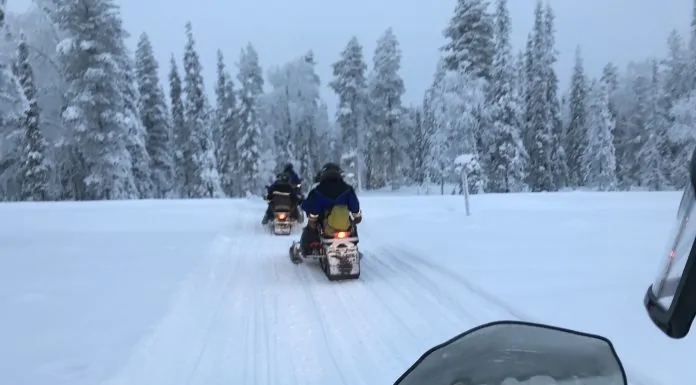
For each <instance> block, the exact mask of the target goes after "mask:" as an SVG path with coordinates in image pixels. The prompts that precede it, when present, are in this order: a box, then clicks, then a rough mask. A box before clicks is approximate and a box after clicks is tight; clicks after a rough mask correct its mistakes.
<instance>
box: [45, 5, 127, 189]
mask: <svg viewBox="0 0 696 385" xmlns="http://www.w3.org/2000/svg"><path fill="white" fill-rule="evenodd" d="M56 3H57V4H58V6H57V8H56V11H55V15H54V17H55V20H56V24H57V25H58V26H59V27H60V28H61V29H63V30H65V31H67V32H68V33H69V34H70V37H69V38H66V39H64V40H63V41H61V42H60V44H59V45H58V47H57V49H58V52H59V63H60V65H61V67H62V68H63V72H64V74H65V78H66V81H67V82H68V89H67V92H66V95H65V99H66V100H65V103H66V104H65V109H64V112H63V119H64V121H65V125H66V127H70V128H71V132H70V134H72V137H71V138H70V139H71V140H72V141H73V143H74V149H75V151H76V153H75V160H76V162H75V164H74V165H72V167H74V168H75V169H76V173H75V174H74V177H73V178H72V180H73V183H74V189H75V190H74V191H73V194H74V197H75V198H76V199H131V198H137V197H138V191H137V189H136V185H135V180H134V177H133V171H132V168H133V159H132V157H131V154H130V153H129V151H128V147H127V145H128V140H127V139H126V138H127V136H128V135H130V134H131V132H129V126H128V124H127V122H126V119H127V118H128V117H127V116H126V115H125V113H124V111H126V107H127V106H126V95H125V94H124V92H123V91H124V88H125V85H124V82H126V81H128V77H127V76H126V74H125V72H124V68H123V66H122V65H121V63H122V61H123V60H124V59H123V57H124V56H125V55H126V52H124V50H123V48H124V43H123V40H124V37H125V36H124V30H123V27H122V25H121V19H120V15H119V13H118V8H117V7H116V5H115V4H114V3H113V1H111V0H76V1H72V0H56Z"/></svg>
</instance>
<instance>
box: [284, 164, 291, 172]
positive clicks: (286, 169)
mask: <svg viewBox="0 0 696 385" xmlns="http://www.w3.org/2000/svg"><path fill="white" fill-rule="evenodd" d="M292 169H293V167H292V163H286V164H285V168H284V169H283V171H285V172H288V171H292Z"/></svg>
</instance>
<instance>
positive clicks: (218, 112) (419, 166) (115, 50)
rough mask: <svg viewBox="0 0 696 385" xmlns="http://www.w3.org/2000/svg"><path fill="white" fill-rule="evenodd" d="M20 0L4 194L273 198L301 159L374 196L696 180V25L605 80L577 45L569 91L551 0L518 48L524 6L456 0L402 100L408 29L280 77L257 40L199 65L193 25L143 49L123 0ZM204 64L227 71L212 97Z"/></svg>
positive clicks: (7, 64) (303, 58)
mask: <svg viewBox="0 0 696 385" xmlns="http://www.w3.org/2000/svg"><path fill="white" fill-rule="evenodd" d="M6 1H7V0H0V29H2V31H1V38H0V103H2V107H1V109H0V114H1V115H0V199H2V200H4V201H48V200H109V199H151V198H156V199H158V198H162V199H167V198H204V197H207V198H219V197H242V196H249V195H259V194H261V193H262V191H263V190H264V186H265V185H266V184H268V183H269V182H270V181H272V179H273V178H274V176H275V174H276V173H277V172H278V171H280V169H281V168H282V166H283V165H284V164H285V163H287V162H292V163H293V164H294V165H295V168H296V170H297V171H298V172H299V173H300V176H301V177H302V178H303V179H305V180H310V181H311V180H312V179H313V176H314V175H315V173H316V172H317V171H318V170H319V169H320V167H321V165H322V164H324V163H325V162H329V161H332V162H337V163H339V162H340V164H341V165H342V167H343V169H344V171H345V174H346V178H347V179H348V181H349V182H350V183H352V184H354V185H355V186H356V188H357V189H359V190H369V189H381V188H391V189H399V188H401V187H403V186H413V185H418V186H427V185H434V186H440V187H439V188H438V190H439V191H437V192H438V193H444V194H450V193H461V192H462V190H463V188H462V187H463V186H462V182H461V180H462V179H461V173H462V172H466V173H467V175H468V182H467V183H468V184H469V186H468V187H469V189H470V191H471V192H472V193H486V192H495V193H508V192H523V191H532V192H536V191H559V190H565V189H579V188H583V189H592V190H600V191H613V190H629V189H644V190H667V189H677V188H682V187H683V186H684V185H685V182H686V180H687V178H686V175H687V173H688V171H687V168H686V166H685V164H686V160H687V159H688V157H689V156H690V151H691V150H692V149H693V148H694V144H695V143H696V19H695V20H694V22H692V26H691V33H690V36H680V34H679V33H678V32H677V31H676V30H675V31H674V32H672V33H671V34H670V35H669V36H665V44H666V47H667V50H666V51H667V54H666V57H662V58H636V60H635V61H634V62H632V63H631V64H629V65H628V66H627V68H624V69H619V68H617V66H615V65H614V64H612V63H607V64H606V67H605V68H604V70H603V73H602V75H601V77H599V78H596V79H594V78H591V77H590V76H588V74H586V72H585V71H584V69H583V57H582V52H583V51H582V49H583V47H578V48H577V50H576V52H575V56H576V61H575V67H574V70H573V75H572V79H569V80H570V84H571V85H570V87H569V89H568V90H562V89H560V88H559V83H560V79H558V76H557V75H556V72H555V70H554V66H555V65H556V58H557V55H558V52H557V50H556V48H555V43H554V35H555V26H554V13H553V9H552V8H551V7H550V6H548V5H546V4H544V3H542V2H539V3H537V7H536V9H535V14H534V16H535V22H534V26H533V29H532V30H531V31H530V32H529V35H528V40H527V44H526V47H525V48H524V49H523V50H521V51H519V52H516V51H515V50H514V49H513V47H512V45H511V43H510V33H511V23H512V21H511V19H510V16H509V13H508V10H507V0H497V1H495V2H494V3H489V2H488V1H486V0H458V3H457V5H456V8H455V9H454V12H453V15H452V17H451V20H450V22H449V24H448V25H445V26H442V28H443V36H444V38H445V41H446V43H445V44H444V46H443V47H441V49H440V52H441V58H440V60H439V63H438V65H437V68H433V73H429V74H422V75H423V76H427V77H432V85H431V86H430V88H429V89H428V90H427V91H426V92H425V94H424V95H423V98H422V103H420V104H419V105H404V104H403V103H402V100H401V99H402V96H403V95H404V92H405V89H406V87H408V85H407V84H404V80H403V79H402V78H401V76H400V75H399V71H400V61H401V49H400V47H399V41H398V37H397V36H396V35H395V34H394V32H393V30H392V29H391V28H387V29H386V30H385V31H384V33H383V35H382V36H379V37H377V36H376V38H377V46H376V49H375V51H374V52H373V53H366V52H363V47H362V45H361V42H360V41H358V40H357V39H356V38H352V39H350V40H349V41H347V42H344V43H343V44H345V46H343V48H342V47H341V44H342V43H341V42H337V49H336V53H337V54H339V53H340V56H338V57H339V58H340V59H339V60H338V61H336V62H335V63H334V64H333V75H334V76H333V78H332V79H319V77H318V76H317V75H316V72H315V58H314V55H313V53H312V52H311V51H310V52H304V53H303V52H299V53H298V56H297V57H296V58H294V59H292V60H290V61H289V62H287V63H286V64H285V65H282V66H279V67H273V68H265V69H264V67H263V65H262V64H263V58H260V57H259V55H258V54H257V52H256V51H255V49H254V46H253V42H251V43H249V44H248V45H247V46H246V47H245V48H244V49H242V50H241V52H240V53H239V57H238V58H235V59H236V60H235V61H234V62H232V63H230V59H229V58H225V57H223V55H222V53H221V52H220V51H218V57H217V63H201V61H200V58H199V55H198V53H197V51H196V35H195V29H194V26H192V25H191V23H188V24H187V25H186V26H185V27H184V26H182V27H184V28H182V30H181V33H182V34H185V36H186V46H185V51H184V55H183V57H174V56H172V57H171V60H170V62H168V63H158V62H157V61H156V60H155V55H154V50H156V49H157V47H154V46H153V45H152V44H151V42H150V41H149V39H148V36H147V34H146V33H142V34H141V35H140V36H139V40H138V44H137V47H136V49H135V50H134V51H131V50H130V49H129V48H128V47H127V44H126V39H127V38H128V36H129V35H128V32H127V31H125V30H124V27H123V23H122V19H121V14H120V11H119V8H118V6H117V5H116V4H115V0H34V3H35V6H34V7H32V8H31V9H30V10H29V11H27V12H26V13H24V14H6V13H5V6H6ZM685 11H686V10H685ZM694 17H696V0H695V5H694ZM367 55H370V56H371V61H369V58H366V56H367ZM203 65H210V66H213V65H215V66H216V67H217V79H216V87H215V89H214V90H210V92H208V91H207V90H205V89H204V86H203V85H204V81H203V80H204V79H203V77H202V74H201V72H202V71H201V69H202V66H203ZM160 66H168V68H169V76H168V77H167V78H166V79H160V78H159V76H158V69H159V68H160ZM564 81H565V80H564ZM165 85H167V92H165V88H164V86H165ZM326 86H328V87H330V88H331V90H333V92H335V93H336V94H337V96H338V99H339V105H338V106H337V108H336V111H337V113H336V115H335V116H329V113H328V108H327V105H326V103H325V102H324V101H323V100H322V99H321V97H320V90H321V87H326ZM462 160H463V161H462ZM452 185H454V186H457V185H458V186H459V187H458V188H455V191H449V188H448V189H445V187H444V186H452ZM456 190H459V191H456Z"/></svg>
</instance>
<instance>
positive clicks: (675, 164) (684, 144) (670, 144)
mask: <svg viewBox="0 0 696 385" xmlns="http://www.w3.org/2000/svg"><path fill="white" fill-rule="evenodd" d="M662 67H663V70H662V74H663V77H664V79H663V81H662V83H663V88H664V89H663V93H662V95H663V97H662V99H661V101H660V103H661V104H662V107H663V108H664V109H665V110H666V111H667V117H666V119H667V121H668V125H669V127H668V130H667V134H668V135H667V143H666V145H667V148H666V153H665V154H663V155H664V157H665V159H664V161H665V165H670V166H667V167H666V168H665V177H667V179H668V180H669V181H670V182H671V184H673V185H679V187H682V186H683V184H684V182H685V181H687V180H688V175H689V173H688V167H684V165H686V164H688V162H689V160H690V159H691V152H692V151H693V147H694V141H683V140H680V139H679V136H680V135H678V134H677V135H674V130H675V129H677V130H678V129H679V128H678V126H681V125H680V124H677V123H676V120H677V116H676V114H675V113H676V112H677V111H673V108H674V106H675V105H676V104H677V103H679V102H680V101H681V100H683V99H686V98H688V95H689V93H690V92H691V91H692V89H691V84H690V80H691V76H692V74H691V73H689V70H690V69H691V66H690V63H689V54H688V51H687V47H686V46H685V44H684V41H683V39H682V37H681V36H680V35H679V33H678V32H677V31H672V32H671V33H670V35H669V37H668V38H667V58H666V59H665V60H663V61H662Z"/></svg>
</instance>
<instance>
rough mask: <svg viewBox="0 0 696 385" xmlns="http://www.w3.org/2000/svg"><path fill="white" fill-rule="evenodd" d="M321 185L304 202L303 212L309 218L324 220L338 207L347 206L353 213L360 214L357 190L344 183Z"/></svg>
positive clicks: (331, 182)
mask: <svg viewBox="0 0 696 385" xmlns="http://www.w3.org/2000/svg"><path fill="white" fill-rule="evenodd" d="M336 182H338V183H334V181H330V182H326V183H320V184H319V185H317V187H315V188H314V189H312V190H311V191H310V192H309V194H308V195H307V199H305V200H304V202H302V210H304V211H305V212H306V213H307V215H308V216H309V217H319V218H323V217H324V214H325V213H327V212H329V211H330V210H331V209H332V208H333V207H334V206H336V205H346V206H348V210H350V212H351V213H353V214H357V213H359V212H360V201H358V196H357V195H356V194H355V190H354V189H353V187H351V186H350V185H348V184H346V183H345V182H343V181H336Z"/></svg>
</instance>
